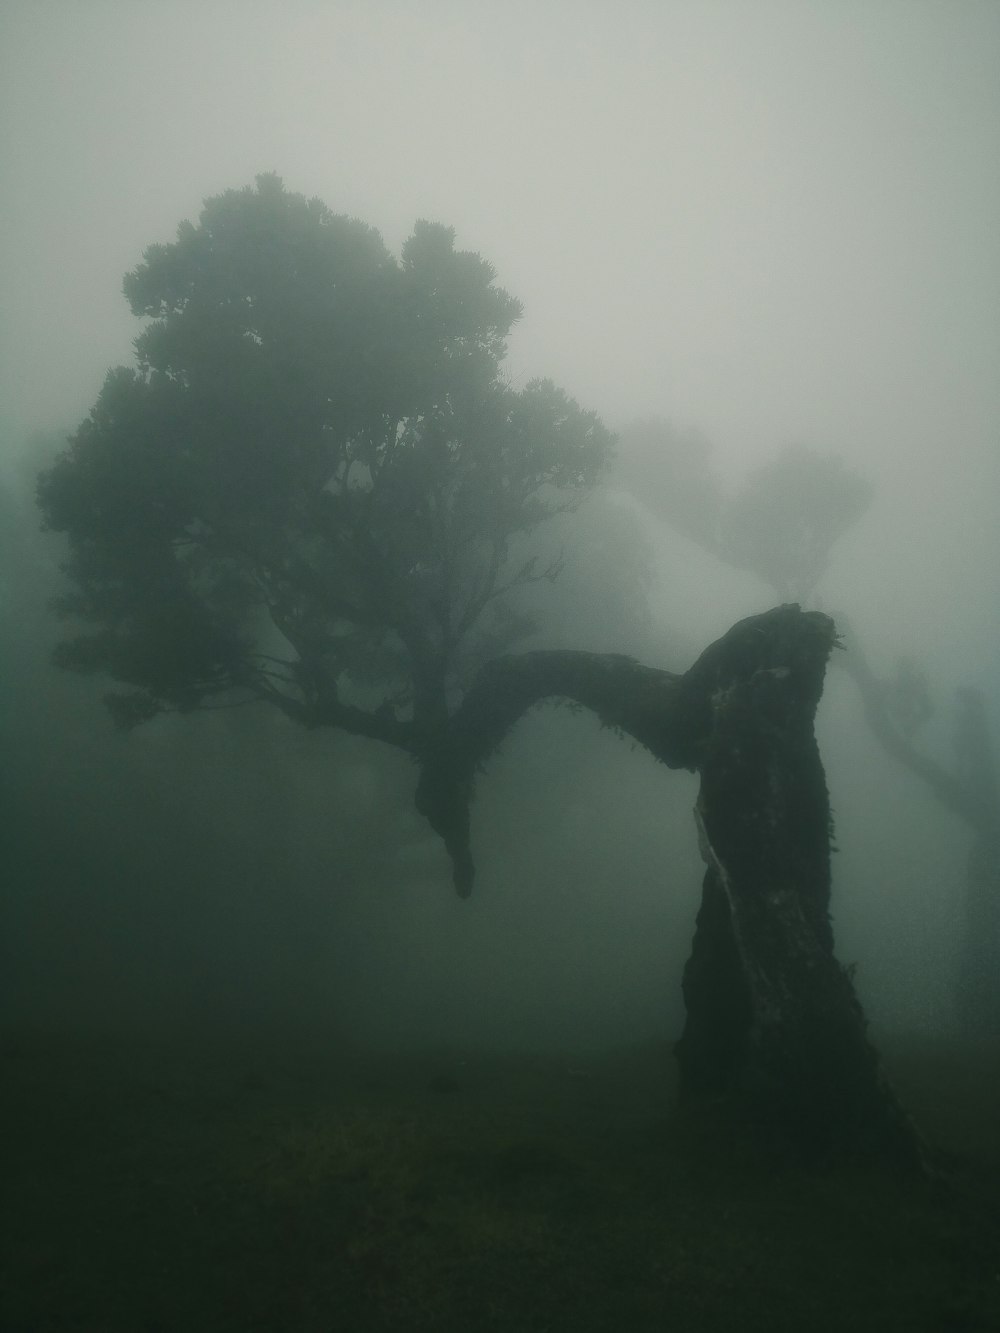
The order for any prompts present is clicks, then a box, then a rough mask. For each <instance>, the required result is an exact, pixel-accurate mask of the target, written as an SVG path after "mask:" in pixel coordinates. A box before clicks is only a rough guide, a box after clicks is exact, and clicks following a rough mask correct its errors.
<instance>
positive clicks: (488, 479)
mask: <svg viewBox="0 0 1000 1333" xmlns="http://www.w3.org/2000/svg"><path fill="white" fill-rule="evenodd" d="M494 276H495V275H494V272H493V269H492V268H491V267H490V265H489V264H487V263H486V261H485V260H483V259H481V258H480V257H479V256H478V255H475V254H471V253H467V252H461V251H458V250H456V249H455V245H454V234H453V232H452V231H450V230H449V229H448V228H446V227H443V226H439V225H434V224H431V223H427V222H419V223H417V225H416V227H415V228H414V231H413V234H412V236H411V237H410V238H409V240H408V241H407V242H406V243H405V245H404V246H403V249H402V256H401V259H400V260H399V261H397V260H396V259H394V257H393V256H392V255H391V254H390V253H389V252H388V250H387V249H386V247H385V245H384V244H383V242H382V240H381V238H380V236H379V235H378V233H377V232H376V231H374V230H373V229H372V228H371V227H368V226H366V225H364V224H363V223H361V222H358V221H355V220H353V219H349V218H346V217H340V216H336V215H334V214H333V213H331V212H330V211H329V209H327V208H326V207H325V205H323V204H322V203H320V202H319V201H318V200H306V199H305V198H303V197H301V196H299V195H295V194H291V193H289V192H287V191H286V190H285V189H284V188H283V186H282V183H281V181H280V180H279V179H278V178H277V177H274V176H262V177H259V178H258V180H257V183H256V187H252V188H248V189H244V190H241V191H228V192H226V193H225V194H223V195H221V196H219V197H217V198H214V199H210V200H208V201H207V202H206V205H205V208H204V210H203V212H202V214H201V218H200V220H199V223H198V225H197V226H195V225H192V224H190V223H184V224H182V225H181V227H180V228H179V230H178V234H177V240H176V241H175V242H174V243H173V244H171V245H154V246H151V247H150V248H149V249H148V250H147V251H146V254H145V258H144V263H143V264H142V265H140V267H138V268H137V269H136V270H134V271H133V272H132V273H130V274H129V275H128V276H127V277H126V279H125V293H126V295H127V297H128V300H129V302H130V304H131V307H132V310H133V312H134V313H135V314H136V315H138V316H141V317H145V318H146V319H148V320H149V323H148V324H147V326H146V328H145V329H144V331H143V332H142V333H141V335H140V336H139V337H138V338H137V339H136V351H137V358H138V364H137V366H135V367H129V368H126V367H119V368H117V369H115V370H113V371H111V372H110V373H109V375H108V377H107V379H106V381H105V384H104V388H103V389H102V391H101V394H100V397H99V399H98V401H97V403H96V405H95V407H94V409H93V410H92V412H91V414H90V416H89V418H88V419H87V420H86V421H85V422H84V423H83V424H82V425H81V427H80V428H79V430H78V431H77V432H76V435H75V436H74V437H73V440H72V443H71V447H70V449H69V450H68V451H67V452H66V453H65V454H64V455H63V456H62V457H61V458H60V459H59V460H58V461H57V462H56V463H55V465H54V466H53V467H52V468H50V469H49V470H48V471H47V472H46V473H45V474H44V475H43V476H42V478H41V482H40V487H39V496H40V503H41V506H42V509H43V512H44V514H45V518H46V520H47V522H48V524H49V525H50V526H51V527H52V528H54V529H57V530H60V531H64V532H65V533H66V534H67V535H68V538H69V542H70V547H71V552H72V554H71V559H70V562H69V565H68V573H69V575H70V578H71V579H72V581H73V583H74V585H75V590H74V591H73V592H72V593H71V594H70V595H69V596H67V597H65V598H64V599H63V602H62V610H63V612H64V613H65V614H66V615H67V616H71V617H73V618H74V619H76V620H78V621H82V622H83V623H84V624H85V625H86V627H87V628H86V632H84V633H83V634H80V635H78V636H77V637H75V638H72V639H69V640H67V641H66V642H64V643H63V644H62V645H61V646H60V649H59V660H60V662H61V663H62V664H63V665H65V666H68V667H72V668H74V669H76V670H80V671H99V672H104V673H107V674H108V675H109V676H111V677H112V678H113V679H114V680H115V681H117V682H119V683H120V684H121V685H123V686H125V687H127V688H126V689H124V690H119V691H117V692H116V693H114V694H112V695H110V696H109V698H108V702H109V705H110V706H111V707H112V709H113V710H114V711H115V714H116V716H117V717H118V719H119V720H120V721H121V722H122V723H124V724H126V725H130V724H133V723H135V722H138V721H141V720H144V719H146V718H149V717H152V716H153V715H155V714H156V713H158V712H161V711H164V710H182V711H183V710H189V709H194V708H200V707H205V706H212V705H215V706H218V705H222V704H233V703H237V702H239V701H242V700H250V699H258V700H264V701H266V702H268V703H271V704H273V705H275V706H277V707H278V708H280V709H282V710H283V711H284V712H286V713H287V714H288V715H289V716H291V717H293V718H295V719H296V720H297V721H300V722H303V723H305V724H307V725H320V724H335V725H337V726H340V727H342V728H344V729H346V730H349V731H353V732H356V733H358V734H361V735H367V736H371V737H375V738H377V739H380V740H383V741H388V742H390V743H392V744H396V745H400V746H401V747H402V748H404V749H407V748H413V745H414V743H415V742H414V735H415V731H414V729H416V730H418V731H419V730H426V729H427V728H432V727H433V726H435V725H437V723H438V722H439V721H440V720H441V719H442V718H444V717H446V716H447V715H448V712H449V710H450V708H451V707H452V706H453V704H454V701H455V699H456V698H458V697H460V695H461V692H462V689H463V685H464V683H465V682H466V681H467V680H468V678H469V675H470V673H471V671H472V670H473V669H474V667H475V666H476V665H477V664H478V663H479V662H481V661H483V660H485V659H486V658H488V657H490V656H493V655H495V654H496V653H498V652H500V651H502V650H503V649H505V648H506V647H507V646H509V645H510V644H511V643H513V642H515V641H517V640H518V639H519V638H520V637H522V636H523V635H524V634H526V633H527V632H529V631H530V629H531V628H532V626H531V622H530V620H528V619H527V618H526V617H525V616H524V615H523V614H522V613H520V612H518V611H517V609H516V608H515V606H514V604H513V602H512V599H511V595H512V594H513V593H514V592H515V591H516V590H518V589H521V588H523V587H525V586H527V585H529V584H530V583H532V582H533V581H536V580H540V579H544V578H547V577H551V576H553V575H554V573H555V572H556V570H557V567H558V561H557V559H553V560H551V561H549V562H548V563H547V564H545V565H540V564H539V563H538V560H537V558H536V557H534V556H533V555H532V553H531V552H530V551H527V550H523V549H522V550H521V553H520V556H519V558H518V559H517V560H516V561H515V560H513V559H512V548H513V544H514V543H515V542H521V543H523V541H524V538H525V537H526V536H528V535H530V534H531V533H533V531H534V529H535V528H536V527H537V526H538V525H539V524H540V523H542V522H543V521H544V520H546V519H548V518H550V517H552V516H553V515H555V514H557V513H559V512H560V511H562V510H565V509H566V508H568V507H571V506H572V505H574V504H575V503H576V502H577V501H578V500H579V498H580V497H581V495H582V494H583V493H584V492H585V491H586V489H587V488H589V487H590V486H591V485H592V484H593V482H594V481H595V479H596V477H597V475H598V472H599V470H600V468H601V466H602V464H603V462H604V459H605V457H606V454H607V452H608V449H609V446H610V443H611V436H610V435H609V433H608V432H607V431H606V430H605V429H604V427H603V426H602V425H601V423H600V421H599V420H598V418H597V417H596V415H594V414H593V413H589V412H585V411H583V410H582V409H581V408H580V407H578V406H577V404H576V403H574V402H573V401H572V400H571V399H569V398H568V397H567V396H566V395H565V394H564V393H562V392H561V391H560V390H558V389H557V388H556V387H555V386H554V385H553V384H552V383H550V382H548V381H543V380H535V381H532V382H531V383H529V384H528V385H527V386H526V387H525V388H524V389H522V390H520V391H515V390H514V389H513V388H511V387H510V386H509V384H508V383H507V382H506V381H505V380H504V378H503V376H502V373H501V363H502V360H503V357H504V354H505V340H506V338H507V335H508V334H509V332H510V330H511V328H512V326H513V324H514V322H515V321H516V320H517V318H518V317H519V315H520V313H521V307H520V305H519V304H518V302H517V301H516V300H514V298H513V297H511V296H509V295H508V294H507V293H506V292H505V291H503V290H502V289H501V288H500V287H498V286H497V285H496V282H495V280H494Z"/></svg>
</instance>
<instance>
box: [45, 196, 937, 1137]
mask: <svg viewBox="0 0 1000 1333" xmlns="http://www.w3.org/2000/svg"><path fill="white" fill-rule="evenodd" d="M125 291H126V295H127V296H128V298H129V300H130V303H131V305H132V308H133V310H134V311H135V313H136V314H138V315H140V316H144V317H147V318H149V319H150V320H151V323H150V324H149V325H148V326H147V327H146V329H145V331H144V332H143V333H142V334H141V335H140V337H139V338H138V339H137V342H136V348H137V353H138V365H137V366H136V367H134V368H130V369H126V368H119V369H117V370H114V371H112V372H111V373H110V374H109V376H108V378H107V380H106V382H105V385H104V388H103V390H102V392H101V395H100V397H99V399H98V401H97V404H96V406H95V407H94V409H93V411H92V412H91V414H90V416H89V418H88V419H87V420H86V421H85V422H84V423H83V425H82V426H81V427H80V428H79V430H78V431H77V433H76V435H75V437H74V438H73V440H72V442H71V445H70V448H69V450H68V451H67V452H66V454H64V455H63V456H62V457H61V458H60V459H59V460H58V461H57V462H56V463H55V464H54V466H53V467H52V468H51V469H49V470H48V471H47V472H46V473H44V474H43V476H42V478H41V481H40V486H39V498H40V502H41V505H42V509H43V512H44V514H45V516H46V519H47V521H48V523H49V524H50V526H51V527H53V528H55V529H58V530H60V531H64V532H65V533H66V534H67V536H68V538H69V543H70V549H71V553H72V554H71V560H70V563H69V565H68V569H67V572H68V574H69V576H70V579H71V581H72V582H73V584H75V590H74V592H73V593H72V594H71V595H70V596H68V597H67V598H65V599H64V601H63V611H64V613H65V614H66V615H68V616H73V617H76V618H78V619H80V620H82V621H83V622H84V624H85V625H86V626H87V629H86V632H84V633H83V634H82V635H79V636H77V637H75V638H72V639H70V640H68V641H67V642H65V643H64V644H62V645H61V646H60V648H59V650H58V655H59V660H60V661H61V663H62V664H63V665H64V666H67V667H70V668H72V669H75V670H79V671H99V672H103V673H106V674H108V675H110V676H111V677H112V678H113V679H114V680H116V681H117V682H119V683H120V684H123V685H125V686H127V687H129V688H128V690H127V691H126V692H124V693H122V692H120V691H119V692H118V693H116V694H113V695H112V696H110V698H109V703H110V706H111V708H112V711H113V712H114V714H115V716H116V717H117V718H118V720H119V721H120V722H121V723H123V724H126V725H134V724H136V723H137V722H140V721H142V720H144V719H146V718H149V717H151V716H153V715H154V714H155V713H157V712H159V711H163V710H166V709H173V710H180V711H185V710H193V709H197V708H204V707H220V706H227V705H237V704H240V703H244V702H254V701H260V702H264V703H267V704H270V705H272V706H274V707H276V708H278V709H280V710H281V711H282V712H283V713H284V714H285V715H286V716H287V717H289V718H291V719H292V720H293V721H295V722H297V723H299V724H301V725H303V726H305V727H309V728H317V727H336V728H340V729H342V730H345V731H348V732H352V733H354V734H356V735H360V736H365V737H369V738H371V739H375V740H379V741H382V742H385V743H387V744H389V745H393V746H396V747H398V748H399V749H401V750H403V751H404V752H406V753H407V754H409V755H410V756H412V758H413V759H414V760H415V761H416V763H417V765H418V768H419V778H418V782H417V786H416V805H417V808H418V810H419V811H420V813H421V814H423V815H424V817H425V818H426V819H427V820H428V822H429V823H430V824H431V826H432V827H433V829H434V830H435V831H436V832H437V833H438V834H439V835H440V837H441V838H442V839H443V840H444V843H445V845H446V847H447V849H448V852H449V854H450V856H451V860H452V864H453V868H454V879H455V885H456V888H457V890H458V892H459V893H460V894H461V895H462V896H467V895H468V893H469V892H470V891H471V888H472V883H473V878H474V866H473V859H472V850H471V841H470V818H469V814H470V805H471V801H472V795H473V787H474V781H475V775H476V772H477V770H478V769H479V768H480V767H481V765H482V764H484V763H485V762H486V761H487V760H488V759H489V757H490V755H491V754H492V753H493V752H494V751H495V749H496V747H497V746H498V744H499V743H500V742H501V741H502V740H503V738H504V736H505V735H506V734H507V732H508V731H509V729H510V728H511V727H512V726H513V725H514V723H515V722H516V721H517V720H518V718H519V717H521V715H522V714H523V713H524V712H525V711H526V710H528V709H529V708H530V707H532V706H533V705H534V704H535V703H537V702H539V701H541V700H544V699H549V698H552V697H562V698H566V699H570V700H574V701H576V702H577V703H580V704H582V705H583V706H585V707H588V708H591V709H593V710H594V711H595V712H596V713H597V714H598V716H599V717H600V718H601V720H602V721H603V722H605V723H607V724H608V725H610V726H612V727H615V728H617V729H619V730H621V731H623V732H625V733H628V734H629V735H631V736H633V737H634V738H635V739H636V740H638V741H639V742H640V743H641V744H643V745H645V746H646V747H647V748H648V749H649V750H650V751H651V752H652V753H653V754H654V755H655V756H656V757H657V758H659V759H660V760H661V761H662V762H664V763H667V764H669V765H671V766H674V767H682V768H688V769H691V770H697V771H699V772H700V773H701V779H702V783H701V796H700V798H699V806H698V818H699V823H700V828H701V831H702V836H703V843H704V847H705V854H706V859H707V861H708V865H709V871H708V881H707V884H708V883H710V884H711V885H713V886H714V888H713V892H714V893H715V895H716V897H717V898H718V897H719V896H720V895H721V897H722V898H723V899H724V900H725V902H726V904H727V911H728V914H729V917H728V919H729V921H730V922H731V923H732V925H733V927H734V929H733V932H732V934H731V939H732V941H733V942H734V943H735V945H736V953H735V954H734V956H733V958H732V959H731V960H730V965H729V967H728V971H727V972H724V973H722V974H720V975H722V976H723V980H724V981H725V982H726V983H727V984H729V983H733V984H735V986H736V987H737V988H738V989H739V994H740V996H741V1001H740V1003H741V1005H742V1008H741V1009H740V1010H739V1013H738V1014H737V1015H736V1021H735V1022H734V1021H733V1012H732V1010H731V1008H727V1006H726V1005H722V1006H721V1008H720V1006H719V1005H718V1003H717V994H716V990H715V988H714V985H713V986H709V987H699V986H696V985H688V986H686V996H687V1003H688V1009H689V1032H688V1034H687V1036H686V1038H685V1045H684V1047H683V1051H684V1058H683V1060H682V1073H683V1074H684V1077H685V1080H686V1082H687V1084H688V1085H689V1087H690V1089H691V1090H692V1091H693V1092H705V1091H708V1092H710V1093H715V1092H717V1091H718V1090H719V1089H720V1088H721V1089H722V1090H724V1091H725V1092H727V1093H728V1094H731V1095H732V1097H733V1098H734V1099H735V1100H736V1101H737V1102H738V1103H739V1104H741V1105H746V1106H749V1107H750V1108H752V1109H753V1110H754V1111H755V1112H758V1113H760V1114H761V1118H762V1120H763V1121H766V1122H767V1123H770V1124H772V1125H778V1126H780V1127H781V1128H782V1130H783V1131H784V1132H785V1133H787V1134H789V1135H794V1136H795V1137H796V1138H798V1139H800V1140H802V1142H803V1143H805V1144H807V1145H808V1146H809V1147H810V1149H811V1150H813V1151H830V1150H834V1149H839V1148H843V1147H848V1148H851V1149H858V1148H864V1149H866V1150H873V1149H874V1150H878V1151H892V1152H894V1153H897V1154H902V1155H903V1156H905V1157H906V1158H907V1159H908V1160H916V1159H917V1158H919V1153H920V1150H919V1145H918V1143H917V1140H916V1138H915V1136H914V1135H913V1132H912V1130H911V1128H910V1127H909V1125H908V1122H907V1121H906V1119H905V1117H904V1116H903V1115H902V1113H901V1112H900V1111H899V1108H898V1106H897V1105H896V1103H895V1100H894V1099H893V1097H892V1095H891V1094H890V1093H889V1092H888V1090H887V1089H886V1088H885V1087H884V1085H883V1084H882V1082H881V1080H880V1076H879V1073H878V1061H877V1057H876V1056H875V1053H874V1051H873V1050H872V1049H871V1047H870V1046H869V1045H868V1042H867V1039H866V1037H865V1032H864V1020H863V1016H862V1014H861V1009H860V1006H859V1005H858V1003H857V1000H856V999H855V997H854V993H853V989H852V987H851V983H850V980H849V978H848V976H847V974H846V973H845V972H844V971H843V969H841V968H840V966H839V964H838V963H837V961H836V958H835V956H834V952H833V944H832V936H831V933H830V929H829V922H828V919H827V902H828V896H829V810H828V801H827V796H826V787H825V783H824V781H823V774H822V766H821V764H820V761H819V756H818V753H817V751H816V745H815V739H814V737H813V714H814V712H815V707H816V703H817V701H818V699H819V696H820V693H821V690H822V682H823V673H824V670H825V665H826V661H827V657H828V655H829V653H830V651H831V648H832V646H833V643H834V629H833V625H832V622H831V621H829V619H828V618H827V617H825V616H822V615H819V614H817V613H809V614H806V613H802V612H800V611H799V609H798V608H797V607H782V608H779V609H778V610H776V611H774V612H770V613H768V614H767V615H765V616H758V617H754V618H752V619H751V620H749V621H746V622H743V623H741V624H739V625H737V626H734V628H733V629H732V630H731V631H730V632H729V634H727V635H726V636H724V638H723V639H721V640H719V642H718V643H716V644H714V645H712V646H711V647H710V648H709V649H708V650H707V651H706V652H705V653H703V654H702V656H701V657H700V658H699V659H698V661H697V662H696V663H695V664H694V666H693V667H692V668H691V669H690V670H689V671H688V672H686V673H685V674H684V675H682V676H676V675H673V674H671V673H669V672H665V671H660V670H656V669H654V668H650V667H643V666H640V665H639V664H638V663H636V662H635V661H633V660H632V659H630V658H627V657H623V656H619V655H616V654H607V653H592V652H582V651H577V650H572V649H565V650H550V651H541V650H540V651H534V652H524V653H520V654H518V655H513V656H512V655H509V654H507V653H506V649H507V648H508V647H509V646H510V645H512V644H513V643H516V642H518V641H519V640H520V639H522V638H523V637H524V635H525V634H526V633H527V632H528V630H529V628H530V621H529V620H528V619H527V618H526V616H525V615H524V613H523V609H519V607H518V606H517V603H516V595H517V594H518V593H519V592H520V591H521V590H523V589H525V588H526V587H528V586H529V585H530V584H532V583H533V582H535V581H537V580H539V579H543V580H544V579H546V578H549V577H553V576H554V574H555V573H556V572H557V568H558V561H556V560H552V561H550V562H549V563H548V564H541V565H540V564H539V561H538V557H537V556H536V555H533V554H531V553H525V552H524V551H523V550H519V553H518V555H517V558H516V559H514V558H513V551H514V546H515V539H516V543H517V545H518V546H521V544H522V542H523V539H524V538H525V536H526V535H528V534H531V533H532V532H533V531H534V529H535V528H536V527H537V526H538V525H539V524H540V523H542V522H543V521H544V520H545V519H547V518H549V517H551V516H552V515H553V514H556V513H559V512H561V511H565V510H566V509H567V508H569V507H572V505H573V504H574V503H575V502H576V501H577V500H578V499H579V497H580V496H581V495H582V494H583V493H584V492H585V490H586V488H587V486H588V485H590V484H592V483H593V481H594V479H595V477H596V476H597V474H598V471H599V469H600V467H601V465H602V463H603V461H604V459H605V457H606V456H607V454H608V451H609V448H610V445H611V437H610V435H609V434H608V432H607V431H606V430H605V428H604V427H603V426H602V425H601V423H600V422H599V420H598V419H597V418H596V416H594V415H593V414H592V413H588V412H585V411H583V410H582V409H581V408H580V407H578V406H577V405H576V404H575V403H574V402H572V401H571V400H570V399H568V398H567V397H566V396H565V395H564V394H563V393H561V392H560V391H559V390H557V389H556V388H555V387H554V386H553V385H552V384H551V383H549V382H547V381H534V382H532V383H531V384H529V385H528V386H527V387H526V388H525V389H524V390H523V391H522V392H520V393H518V392H515V391H514V390H513V389H512V388H510V386H509V385H507V384H506V383H505V382H504V380H503V377H502V374H501V370H500V367H501V361H502V357H503V353H504V340H505V338H506V335H507V333H508V332H509V330H510V328H511V326H512V324H513V322H514V320H515V319H516V318H517V316H518V315H519V313H520V307H519V306H518V304H517V303H516V302H515V301H514V300H513V299H512V298H511V297H510V296H508V295H507V294H506V293H505V292H503V291H502V290H501V289H499V288H498V287H497V286H496V285H495V281H494V273H493V270H492V269H491V268H490V267H489V265H488V264H486V263H485V262H484V261H483V260H482V259H481V258H479V257H478V256H476V255H470V254H465V253H462V252H458V251H456V250H455V248H454V237H453V234H452V233H451V232H450V231H448V230H446V229H445V228H442V227H437V226H431V225H429V224H426V223H422V224H418V225H417V227H416V229H415V230H414V233H413V236H412V237H411V238H410V240H409V241H408V242H407V243H406V245H405V246H404V247H403V251H402V258H401V261H400V262H398V263H397V262H396V261H395V260H394V259H393V258H392V257H391V256H390V255H389V254H388V252H387V251H386V250H385V247H384V246H383V244H382V242H381V240H380V239H379V237H378V236H377V234H376V233H375V232H374V231H372V230H371V229H370V228H368V227H365V226H363V225H362V224H360V223H358V222H354V221H350V220H348V219H345V218H340V217H336V216H334V215H333V214H331V213H330V212H329V210H327V209H326V208H325V207H324V206H323V205H322V204H320V203H318V202H317V201H308V202H307V201H306V200H305V199H302V198H301V197H299V196H296V195H292V194H289V193H287V192H286V191H285V190H284V188H283V186H282V185H281V182H280V181H278V180H277V179H276V178H275V177H261V178H259V179H258V181H257V185H256V188H255V189H248V190H243V191H240V192H229V193H226V194H224V195H222V196H220V197H218V198H216V199H212V200H209V201H208V202H207V203H206V205H205V209H204V212H203V213H202V215H201V219H200V222H199V225H198V226H197V227H194V226H191V225H189V224H184V225H182V226H181V228H180V229H179V232H178V239H177V241H176V242H175V243H174V244H173V245H171V246H153V247H151V248H150V249H149V250H148V251H147V252H146V256H145V262H144V263H143V265H141V266H140V267H139V268H138V269H136V270H135V271H134V272H133V273H131V274H129V276H128V277H127V278H126V280H125ZM706 891H707V890H706ZM699 931H701V932H702V936H703V935H704V932H703V931H702V928H701V926H699ZM695 948H696V952H697V949H698V941H697V939H696V945H695ZM706 1071H711V1073H710V1075H709V1074H708V1073H707V1072H706Z"/></svg>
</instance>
